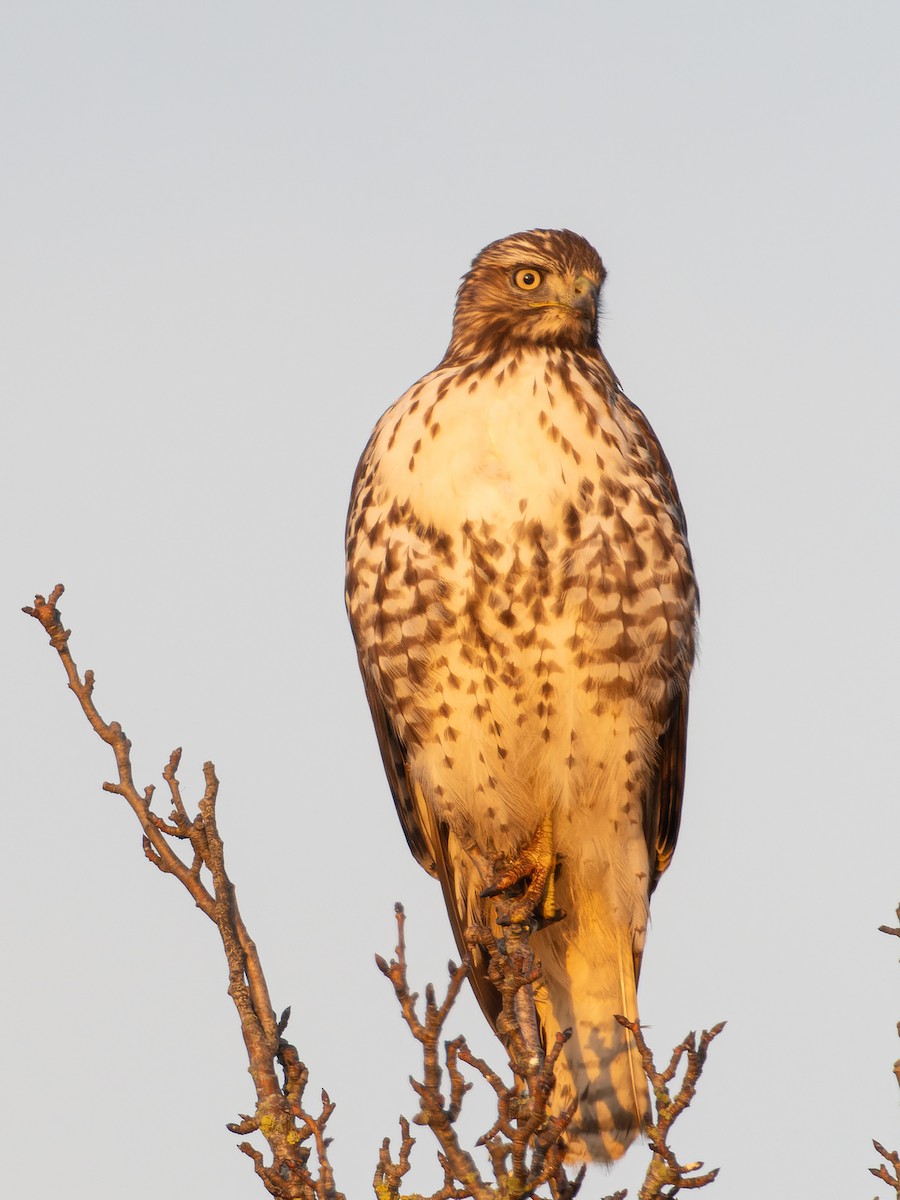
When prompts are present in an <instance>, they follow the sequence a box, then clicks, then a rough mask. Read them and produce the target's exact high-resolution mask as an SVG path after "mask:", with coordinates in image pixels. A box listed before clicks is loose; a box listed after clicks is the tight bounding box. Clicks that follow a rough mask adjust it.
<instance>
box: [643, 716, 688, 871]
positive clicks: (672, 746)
mask: <svg viewBox="0 0 900 1200" xmlns="http://www.w3.org/2000/svg"><path fill="white" fill-rule="evenodd" d="M687 715H688V698H687V694H685V695H683V696H679V698H678V699H677V700H676V702H675V704H674V707H673V710H672V718H671V720H670V721H669V727H668V729H667V730H666V731H665V733H664V734H662V736H661V737H660V739H659V748H660V760H659V772H658V774H657V777H656V787H655V788H654V790H653V793H652V794H651V797H650V800H649V802H648V804H647V810H646V811H645V813H644V831H645V833H646V836H647V849H648V850H649V852H650V892H651V894H652V893H653V891H654V889H655V887H656V885H657V883H659V879H660V876H661V875H662V873H663V871H665V869H666V868H667V867H668V865H669V863H670V862H671V861H672V855H673V854H674V853H675V843H676V842H677V841H678V827H679V825H680V824H681V800H682V796H683V794H684V763H685V752H686V749H687Z"/></svg>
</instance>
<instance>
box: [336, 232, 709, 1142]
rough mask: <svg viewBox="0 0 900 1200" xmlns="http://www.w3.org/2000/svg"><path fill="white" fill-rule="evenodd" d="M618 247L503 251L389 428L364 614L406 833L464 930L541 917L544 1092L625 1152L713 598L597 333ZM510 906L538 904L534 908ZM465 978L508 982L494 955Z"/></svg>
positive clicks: (376, 451) (640, 1112) (375, 693)
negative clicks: (641, 1006)
mask: <svg viewBox="0 0 900 1200" xmlns="http://www.w3.org/2000/svg"><path fill="white" fill-rule="evenodd" d="M605 274H606V272H605V269H604V267H603V263H602V261H601V259H600V257H599V255H598V254H597V252H596V251H595V250H594V248H593V247H592V246H591V245H590V244H589V243H588V242H587V241H585V239H584V238H582V237H579V236H578V235H577V234H574V233H571V232H569V231H568V230H545V229H534V230H531V231H530V232H527V233H519V234H514V235H513V236H511V237H507V238H503V239H501V240H500V241H496V242H493V243H492V244H491V245H489V246H487V247H486V248H485V249H484V250H482V251H481V253H480V254H479V255H478V256H477V257H476V258H475V260H474V261H473V263H472V267H471V270H470V271H469V272H468V274H466V275H465V276H464V278H463V280H462V283H461V285H460V288H459V292H458V296H457V302H456V311H455V315H454V320H453V335H452V339H451V341H450V346H449V348H448V350H447V353H446V354H445V355H444V357H443V359H442V360H441V362H440V363H439V364H438V366H437V367H436V368H435V369H434V370H433V371H431V372H430V373H429V374H428V375H426V376H425V377H424V378H423V379H420V380H419V382H418V383H416V384H414V385H413V386H412V387H411V388H410V389H409V391H407V392H406V393H405V394H404V395H403V396H401V398H400V399H399V400H398V401H397V402H396V404H394V405H393V406H392V407H391V408H389V409H388V410H387V412H386V413H385V414H384V416H383V417H382V418H381V420H380V421H379V422H378V424H377V425H376V427H375V430H374V432H373V433H372V436H371V439H370V441H369V443H368V446H367V447H366V449H365V451H364V453H363V455H362V458H361V460H360V463H359V466H358V468H357V471H356V476H355V479H354V482H353V494H352V498H351V503H350V511H349V514H348V518H347V589H346V599H347V609H348V612H349V616H350V623H351V626H352V629H353V635H354V638H355V641H356V646H357V651H358V655H359V664H360V668H361V671H362V677H363V681H364V684H365V689H366V696H367V698H368V701H369V706H370V708H371V710H372V718H373V720H374V723H375V730H376V733H377V736H378V742H379V745H380V748H381V754H382V758H383V760H384V767H385V770H386V772H387V777H388V780H389V783H390V787H391V791H392V792H393V797H394V802H395V805H396V808H397V812H398V814H399V816H400V821H401V823H402V825H403V831H404V833H405V834H406V839H407V841H408V843H409V846H410V849H411V850H412V852H413V854H414V855H415V857H416V858H417V859H418V861H419V862H420V863H421V864H422V866H423V867H424V868H425V869H426V870H427V871H429V872H430V873H431V874H432V875H434V876H436V877H437V878H438V879H439V880H440V882H441V885H442V888H443V892H444V898H445V900H446V904H447V909H448V912H449V915H450V919H451V923H452V925H453V929H454V933H455V936H456V939H457V942H458V944H459V946H460V949H461V951H462V952H464V953H465V952H466V949H467V947H466V941H465V931H466V928H467V927H468V926H469V925H470V924H485V923H490V922H491V920H492V914H491V905H492V900H491V897H492V896H496V895H497V894H498V892H501V891H503V892H505V893H506V894H507V895H509V896H512V897H514V898H515V899H514V904H516V905H518V909H517V911H520V912H521V914H522V919H524V918H525V917H527V916H530V915H533V917H534V919H535V921H536V923H537V925H538V927H539V929H538V932H537V933H535V935H534V938H533V944H534V948H535V950H536V952H537V953H538V954H539V956H540V960H541V963H542V967H543V976H542V980H541V982H540V984H539V985H538V986H537V987H536V989H535V1005H536V1009H537V1015H538V1021H539V1025H540V1028H541V1035H542V1038H543V1040H544V1044H545V1045H549V1044H551V1042H552V1039H553V1037H554V1036H555V1034H556V1032H557V1031H559V1030H560V1029H566V1028H571V1029H572V1037H571V1039H570V1040H569V1042H568V1043H567V1045H566V1047H565V1050H564V1055H563V1058H561V1059H560V1062H559V1065H558V1068H557V1084H556V1091H555V1095H554V1098H553V1103H554V1105H555V1106H556V1108H557V1109H561V1108H562V1107H564V1106H566V1105H568V1104H570V1103H572V1101H575V1102H577V1112H576V1115H575V1118H574V1120H573V1122H572V1124H571V1125H570V1127H569V1132H568V1137H569V1138H570V1151H571V1152H572V1153H573V1155H576V1156H578V1157H582V1158H586V1159H593V1160H597V1161H609V1160H611V1159H614V1158H618V1157H619V1156H620V1155H621V1154H622V1153H624V1151H625V1149H626V1148H627V1147H628V1145H629V1144H630V1143H631V1142H632V1141H633V1140H634V1138H635V1137H636V1136H637V1135H638V1133H639V1132H640V1130H641V1127H642V1125H643V1124H644V1123H645V1122H646V1121H647V1119H648V1116H649V1099H648V1092H647V1084H646V1080H645V1077H644V1073H643V1070H642V1067H641V1061H640V1057H639V1055H638V1053H637V1050H636V1047H635V1046H634V1042H633V1039H632V1037H631V1035H630V1034H629V1033H628V1032H627V1031H625V1030H624V1029H623V1028H622V1027H621V1026H620V1025H618V1024H617V1023H616V1021H615V1020H614V1015H615V1014H616V1013H623V1014H625V1015H626V1016H628V1017H629V1018H631V1019H633V1020H634V1019H637V999H636V991H637V982H638V975H639V972H640V966H641V956H642V953H643V950H644V939H645V933H646V927H647V917H648V905H649V898H650V895H651V893H652V891H653V889H654V888H655V886H656V884H657V882H658V880H659V877H660V875H661V874H662V873H663V871H665V869H666V867H667V866H668V865H669V862H670V860H671V857H672V853H673V851H674V849H675V841H676V838H677V835H678V826H679V819H680V812H681V800H682V791H683V786H684V762H685V736H686V723H687V707H688V678H689V675H690V671H691V665H692V661H693V657H694V630H695V618H696V612H697V605H698V598H697V588H696V584H695V580H694V573H693V569H692V565H691V556H690V551H689V549H688V543H687V532H686V525H685V519H684V514H683V512H682V508H681V503H680V501H679V498H678V492H677V489H676V487H675V481H674V479H673V478H672V472H671V469H670V467H669V463H668V461H667V459H666V456H665V454H664V453H663V451H662V448H661V446H660V444H659V442H658V441H657V439H656V437H655V435H654V433H653V430H652V429H651V427H650V425H649V423H648V421H647V419H646V417H644V415H643V413H642V412H641V411H640V410H639V409H638V408H637V407H636V406H635V405H634V404H632V403H631V402H630V401H629V400H628V399H627V398H626V397H625V395H624V394H623V392H622V390H621V388H620V386H619V382H618V380H617V379H616V376H615V375H614V374H613V371H612V369H611V368H610V366H609V364H608V363H607V361H606V359H605V358H604V356H603V353H602V351H601V350H600V346H599V343H598V333H597V322H598V300H599V294H600V288H601V286H602V284H603V280H604V277H605ZM515 919H519V917H518V916H517V917H516V918H515ZM472 982H473V985H474V987H475V991H476V994H477V996H478V999H479V1002H480V1004H481V1007H482V1008H483V1010H484V1012H485V1014H486V1016H487V1017H488V1019H489V1020H491V1021H492V1022H493V1021H495V1020H496V1017H497V1015H498V1012H499V1003H498V997H497V994H496V992H495V991H494V989H493V986H492V985H491V983H490V981H489V980H488V978H487V974H486V963H485V962H484V961H483V959H480V958H478V957H477V956H476V959H475V962H474V966H473V970H472Z"/></svg>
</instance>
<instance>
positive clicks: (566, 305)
mask: <svg viewBox="0 0 900 1200" xmlns="http://www.w3.org/2000/svg"><path fill="white" fill-rule="evenodd" d="M599 291H600V288H599V286H598V285H597V284H596V283H594V281H593V280H592V279H588V278H587V276H586V275H579V276H578V278H577V279H575V280H573V281H572V282H571V283H568V282H562V281H560V283H559V284H558V285H557V286H556V288H554V291H553V299H552V300H549V301H548V300H542V301H535V302H534V303H532V305H531V307H532V308H562V309H565V311H566V312H574V313H577V314H578V316H579V317H580V318H581V319H582V320H587V321H589V322H590V324H591V325H593V324H594V322H595V320H596V319H597V295H598V293H599Z"/></svg>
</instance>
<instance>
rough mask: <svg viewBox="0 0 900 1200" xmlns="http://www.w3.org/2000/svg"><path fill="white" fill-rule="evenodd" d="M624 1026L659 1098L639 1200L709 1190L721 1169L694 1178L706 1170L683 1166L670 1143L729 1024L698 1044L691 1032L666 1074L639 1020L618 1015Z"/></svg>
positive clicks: (708, 1031) (721, 1025) (716, 1028)
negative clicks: (676, 1082) (678, 1077)
mask: <svg viewBox="0 0 900 1200" xmlns="http://www.w3.org/2000/svg"><path fill="white" fill-rule="evenodd" d="M616 1020H617V1021H618V1022H619V1024H620V1025H623V1026H624V1027H625V1028H626V1029H628V1030H630V1032H631V1034H632V1036H633V1037H634V1040H635V1042H636V1043H637V1047H638V1050H639V1051H640V1055H641V1059H642V1060H643V1063H644V1074H645V1075H646V1076H647V1079H648V1081H649V1083H650V1087H651V1088H652V1090H653V1095H654V1097H655V1099H656V1120H655V1121H654V1122H653V1123H652V1124H651V1125H649V1126H648V1128H647V1141H648V1142H649V1143H650V1149H651V1150H652V1151H653V1157H652V1159H651V1160H650V1166H649V1167H648V1168H647V1175H646V1178H645V1179H644V1184H643V1187H642V1188H641V1190H640V1191H639V1192H638V1200H666V1198H667V1197H672V1196H677V1195H678V1192H679V1191H680V1190H681V1189H685V1190H687V1189H688V1188H702V1187H707V1186H708V1185H709V1184H711V1183H712V1182H713V1180H714V1179H715V1178H716V1176H717V1175H718V1173H719V1168H718V1167H716V1168H715V1170H712V1171H707V1172H706V1174H704V1175H694V1174H692V1172H694V1171H699V1170H701V1169H702V1167H703V1163H702V1162H693V1163H684V1164H682V1163H679V1161H678V1159H677V1158H676V1157H675V1153H674V1151H673V1150H672V1149H671V1147H670V1146H669V1143H668V1138H669V1131H670V1129H671V1128H672V1126H673V1125H674V1124H675V1122H676V1120H677V1119H678V1117H679V1116H681V1114H682V1113H683V1112H684V1110H685V1109H686V1108H687V1107H688V1106H689V1105H690V1103H691V1101H692V1100H693V1099H694V1095H695V1093H696V1091H697V1081H698V1079H699V1078H700V1076H701V1074H702V1073H703V1067H704V1064H705V1063H706V1054H707V1050H708V1048H709V1044H710V1042H711V1041H712V1040H713V1038H716V1037H718V1036H719V1034H720V1033H721V1032H722V1030H723V1029H724V1028H725V1022H724V1021H720V1022H719V1024H718V1025H714V1026H713V1027H712V1029H704V1030H703V1032H702V1033H701V1035H700V1043H699V1045H698V1044H697V1035H696V1034H695V1033H689V1034H688V1035H687V1037H686V1038H685V1039H684V1041H683V1042H681V1043H680V1044H679V1045H678V1046H676V1047H675V1050H674V1051H673V1053H672V1057H671V1059H670V1060H669V1065H668V1066H667V1067H666V1068H665V1069H664V1070H662V1071H658V1070H657V1069H656V1064H655V1063H654V1061H653V1055H652V1053H651V1051H650V1049H649V1048H648V1046H647V1043H646V1041H645V1040H644V1035H643V1032H642V1030H641V1027H640V1025H639V1024H638V1022H637V1021H629V1020H628V1019H627V1018H626V1017H622V1016H617V1017H616ZM685 1057H686V1058H687V1067H686V1068H685V1072H684V1077H683V1079H682V1082H681V1087H680V1088H679V1089H678V1091H677V1092H676V1094H675V1095H674V1096H673V1095H672V1093H671V1092H670V1090H669V1084H670V1083H671V1082H672V1080H673V1079H674V1078H675V1074H676V1072H677V1071H678V1068H679V1066H680V1065H681V1061H682V1059H683V1058H685Z"/></svg>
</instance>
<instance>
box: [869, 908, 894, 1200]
mask: <svg viewBox="0 0 900 1200" xmlns="http://www.w3.org/2000/svg"><path fill="white" fill-rule="evenodd" d="M897 920H898V922H900V904H898V905H897ZM878 929H879V931H880V932H881V933H886V934H888V935H889V936H890V937H897V938H900V924H898V926H897V927H896V928H895V927H893V926H891V925H879V926H878ZM897 1036H898V1037H900V1021H898V1023H897ZM894 1078H895V1079H896V1080H897V1084H898V1086H900V1058H898V1059H897V1061H896V1062H895V1063H894ZM872 1145H873V1146H874V1147H875V1149H876V1150H877V1151H878V1153H879V1154H880V1155H881V1157H882V1158H883V1159H884V1161H885V1163H887V1164H888V1165H889V1166H890V1167H892V1168H893V1174H890V1173H889V1171H888V1168H887V1166H884V1165H883V1164H881V1165H879V1166H877V1167H869V1173H870V1174H871V1175H874V1176H875V1178H876V1179H880V1180H881V1181H882V1182H883V1183H886V1184H887V1185H888V1186H889V1187H892V1188H893V1189H894V1194H895V1195H896V1196H897V1197H898V1200H900V1154H898V1153H897V1151H896V1150H885V1148H884V1146H882V1144H881V1142H877V1141H875V1140H874V1139H873V1141H872ZM876 1200H877V1197H876Z"/></svg>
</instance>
